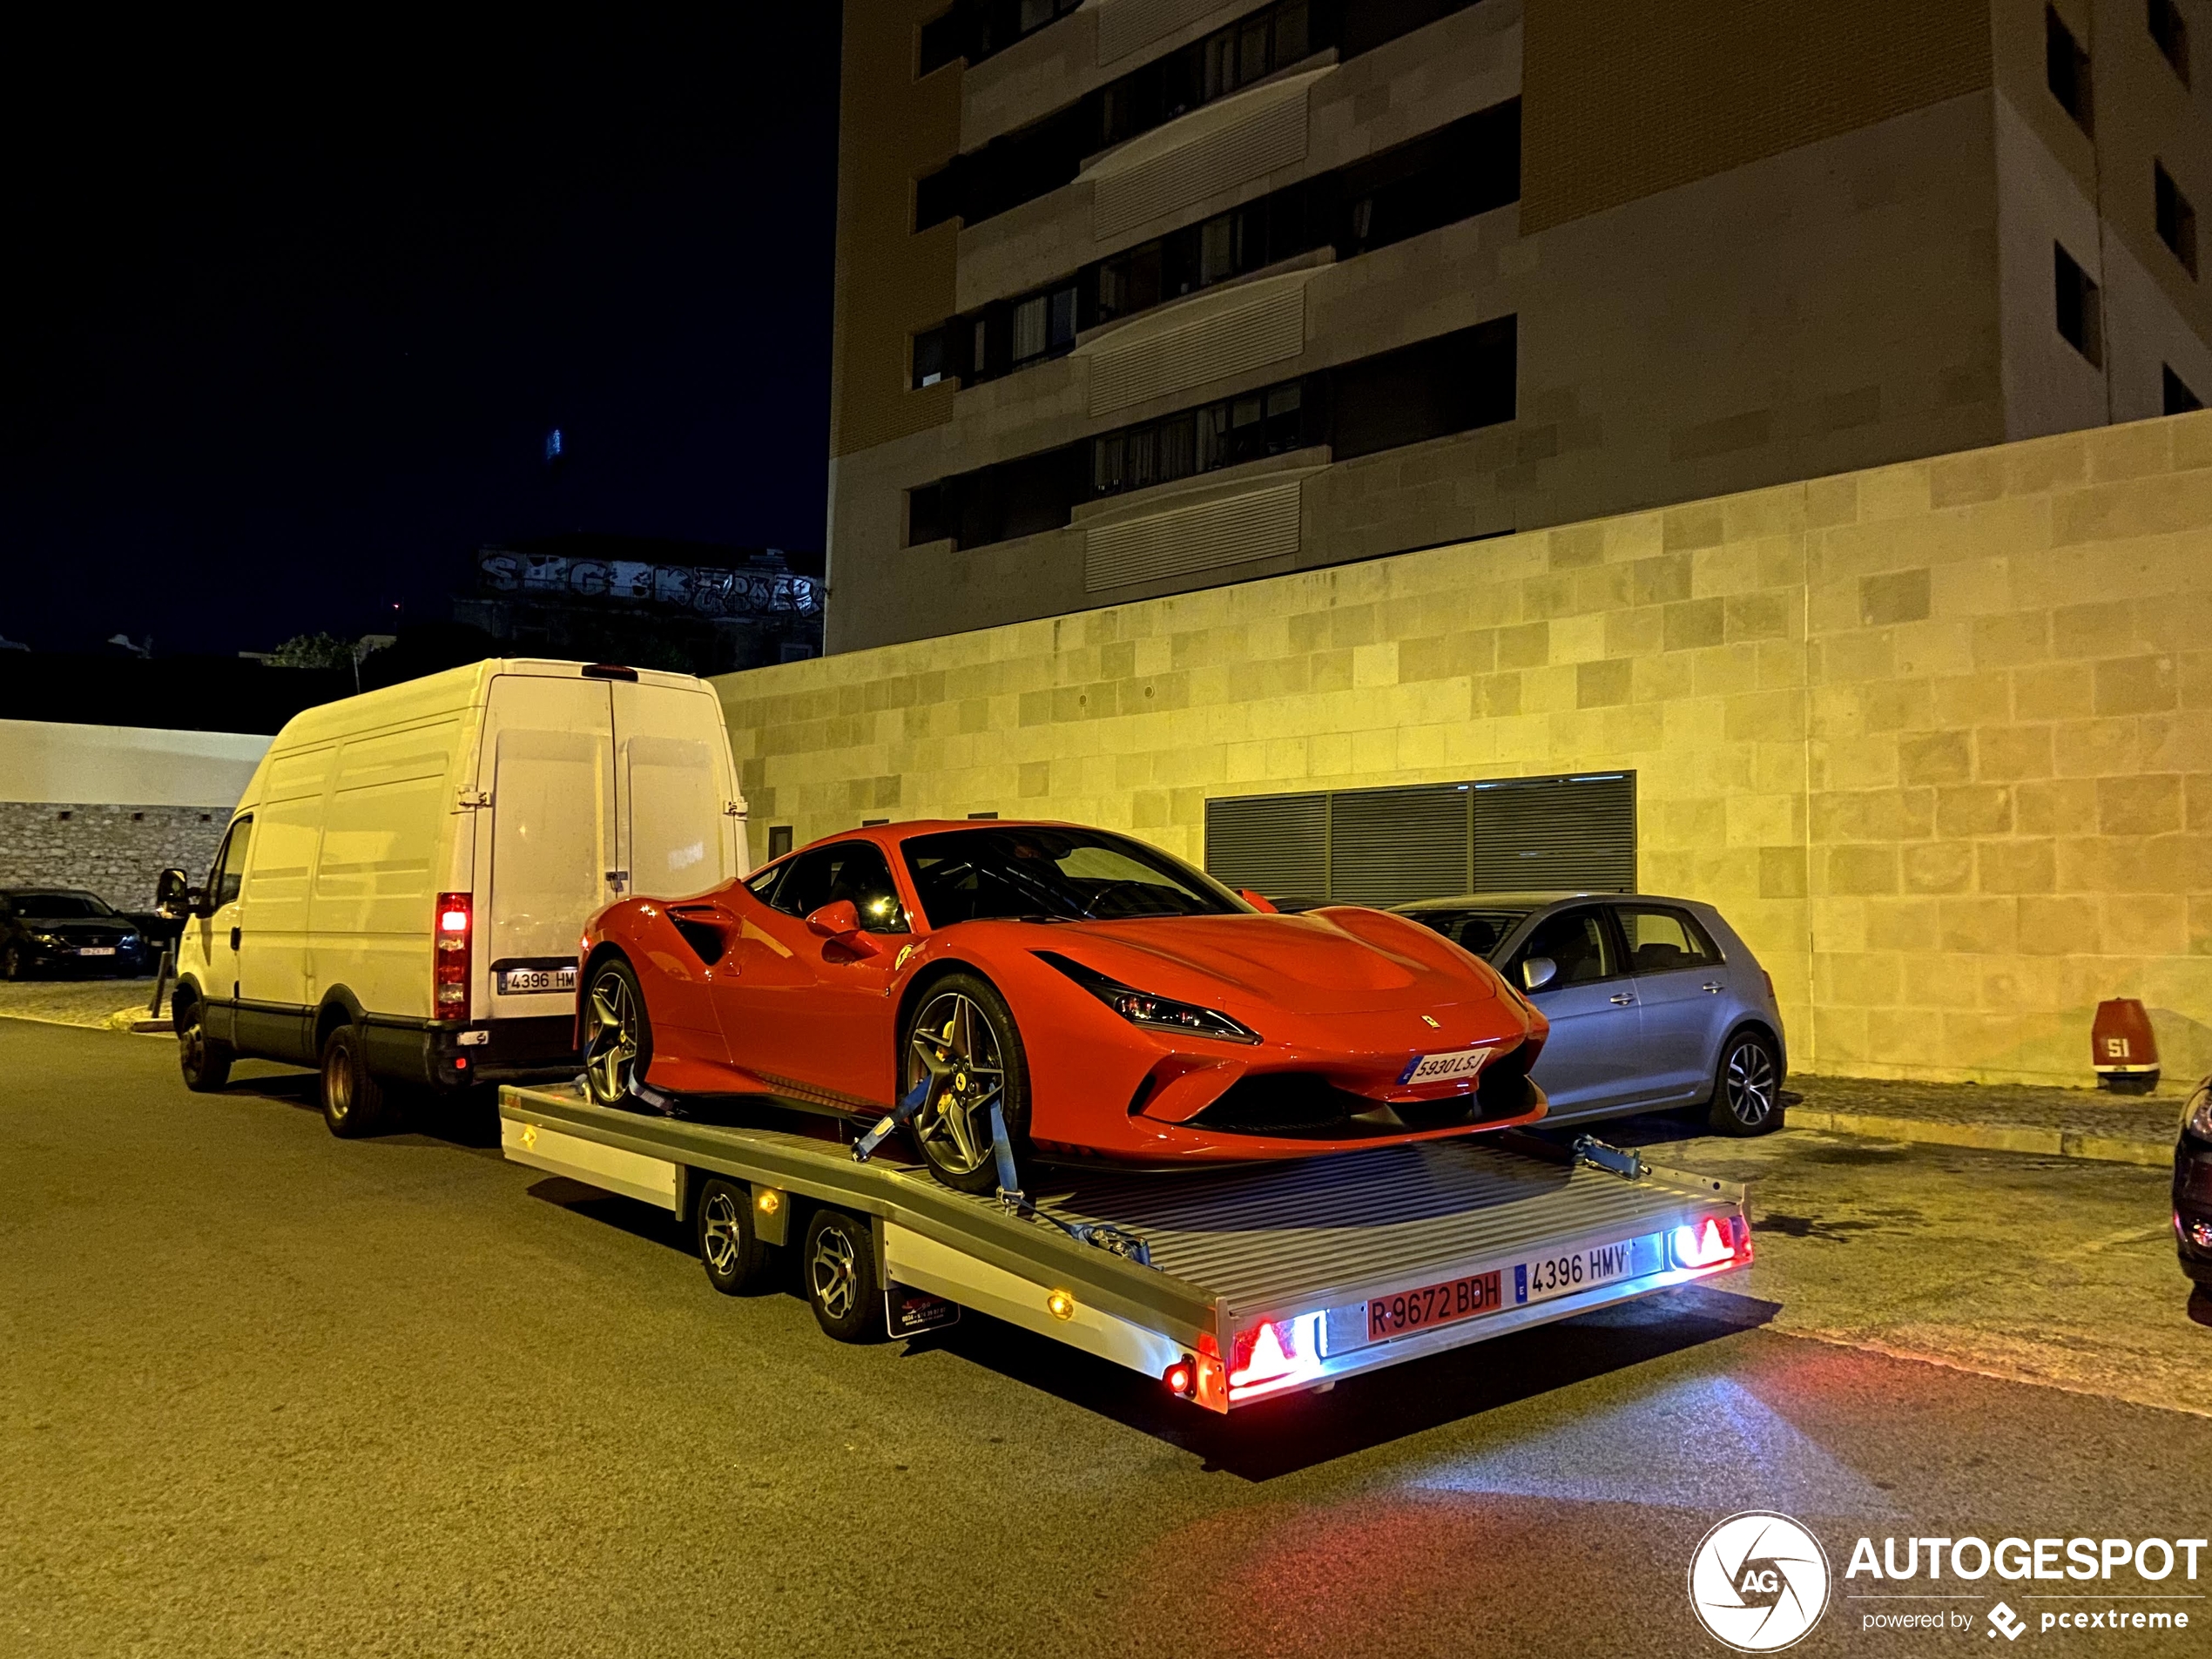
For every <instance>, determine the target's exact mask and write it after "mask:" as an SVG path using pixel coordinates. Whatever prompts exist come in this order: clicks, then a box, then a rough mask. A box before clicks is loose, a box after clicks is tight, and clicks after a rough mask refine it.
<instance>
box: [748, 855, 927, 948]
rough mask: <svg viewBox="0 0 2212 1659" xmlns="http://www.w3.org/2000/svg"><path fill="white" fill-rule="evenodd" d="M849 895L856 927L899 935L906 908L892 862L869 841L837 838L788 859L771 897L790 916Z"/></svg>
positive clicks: (809, 912)
mask: <svg viewBox="0 0 2212 1659" xmlns="http://www.w3.org/2000/svg"><path fill="white" fill-rule="evenodd" d="M840 899H849V900H852V903H853V908H854V909H855V910H858V911H859V912H860V926H861V927H864V928H865V929H867V931H868V932H869V933H872V934H902V933H905V932H907V910H906V907H905V906H904V905H902V904H900V902H899V890H898V888H896V887H893V886H892V885H891V867H890V866H889V865H888V864H886V863H885V862H884V861H883V853H882V852H881V851H880V849H879V848H878V847H876V846H875V845H874V844H873V843H872V842H868V841H840V842H839V843H838V844H837V845H836V846H818V847H816V848H815V849H814V850H813V852H811V853H800V854H799V856H798V857H797V858H795V859H793V860H792V861H791V867H790V872H789V873H787V874H786V876H785V877H784V879H783V880H781V881H780V882H779V883H778V884H777V887H776V896H775V897H774V898H773V899H772V900H769V903H770V904H772V905H773V906H774V907H776V908H777V909H779V910H780V911H782V912H783V913H784V914H786V915H788V916H811V915H813V914H814V913H815V912H816V911H817V910H819V909H820V908H821V907H823V906H824V905H826V904H835V903H837V902H838V900H840Z"/></svg>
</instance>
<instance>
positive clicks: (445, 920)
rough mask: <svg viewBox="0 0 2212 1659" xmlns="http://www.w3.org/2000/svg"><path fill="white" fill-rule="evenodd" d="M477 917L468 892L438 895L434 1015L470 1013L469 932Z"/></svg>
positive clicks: (462, 1016) (455, 1016)
mask: <svg viewBox="0 0 2212 1659" xmlns="http://www.w3.org/2000/svg"><path fill="white" fill-rule="evenodd" d="M474 920H475V917H474V900H472V899H471V898H470V896H469V894H465V893H442V894H439V895H438V925H437V930H436V934H435V946H434V948H433V950H432V953H431V956H432V962H431V981H430V982H431V996H432V999H433V1004H434V1005H433V1007H432V1008H431V1017H432V1018H434V1019H439V1020H465V1019H467V1018H468V1017H469V956H470V954H471V953H470V950H469V942H470V938H469V936H470V934H471V933H472V932H473V928H472V927H471V926H470V924H471V922H472V921H474Z"/></svg>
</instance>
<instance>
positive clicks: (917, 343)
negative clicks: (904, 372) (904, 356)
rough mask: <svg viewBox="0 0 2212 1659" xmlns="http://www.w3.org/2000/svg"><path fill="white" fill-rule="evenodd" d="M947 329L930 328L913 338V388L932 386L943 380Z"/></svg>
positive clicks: (949, 331)
mask: <svg viewBox="0 0 2212 1659" xmlns="http://www.w3.org/2000/svg"><path fill="white" fill-rule="evenodd" d="M951 332H952V331H951V330H950V329H949V328H932V329H931V330H930V331H929V332H928V333H927V334H916V335H915V336H914V386H915V388H916V389H917V390H919V389H920V388H922V387H925V386H934V385H936V384H937V382H938V381H941V380H943V379H944V378H945V373H946V370H945V337H946V336H947V335H948V334H950V333H951Z"/></svg>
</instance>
